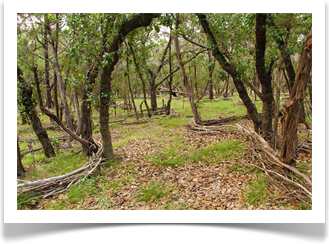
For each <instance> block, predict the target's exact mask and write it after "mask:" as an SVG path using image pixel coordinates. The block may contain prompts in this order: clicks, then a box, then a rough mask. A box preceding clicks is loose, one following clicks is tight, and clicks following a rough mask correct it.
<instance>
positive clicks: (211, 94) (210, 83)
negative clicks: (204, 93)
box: [208, 50, 214, 100]
mask: <svg viewBox="0 0 329 244" xmlns="http://www.w3.org/2000/svg"><path fill="white" fill-rule="evenodd" d="M208 58H209V62H210V63H211V62H212V58H211V52H210V50H208ZM208 71H209V99H211V100H212V99H214V92H213V85H212V73H213V71H214V67H212V66H210V67H209V69H208Z"/></svg>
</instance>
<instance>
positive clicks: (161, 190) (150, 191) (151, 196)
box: [137, 181, 171, 203]
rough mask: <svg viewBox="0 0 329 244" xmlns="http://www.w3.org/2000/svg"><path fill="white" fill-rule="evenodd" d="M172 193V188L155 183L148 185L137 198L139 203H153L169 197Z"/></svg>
mask: <svg viewBox="0 0 329 244" xmlns="http://www.w3.org/2000/svg"><path fill="white" fill-rule="evenodd" d="M170 191H171V187H169V186H164V185H163V184H162V183H161V182H158V181H155V182H151V183H148V184H147V185H145V186H144V187H143V188H142V189H141V190H140V194H139V195H138V197H137V201H139V202H142V201H144V202H147V203H152V202H154V201H157V200H159V199H160V198H162V197H164V196H166V195H168V194H169V193H170Z"/></svg>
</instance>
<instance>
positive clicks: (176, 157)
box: [144, 139, 244, 166]
mask: <svg viewBox="0 0 329 244" xmlns="http://www.w3.org/2000/svg"><path fill="white" fill-rule="evenodd" d="M243 154H244V146H243V145H242V143H241V140H231V141H223V142H220V143H216V144H214V145H212V146H210V147H206V148H203V149H195V148H192V147H188V145H186V144H184V143H182V139H177V140H176V141H173V142H172V144H171V147H167V148H165V150H163V151H162V152H160V153H157V154H156V155H146V156H145V157H144V158H145V159H147V160H149V161H150V163H154V164H159V165H162V166H178V165H181V164H184V163H186V162H192V163H198V162H210V163H220V162H223V161H232V160H234V159H236V158H239V157H241V156H243Z"/></svg>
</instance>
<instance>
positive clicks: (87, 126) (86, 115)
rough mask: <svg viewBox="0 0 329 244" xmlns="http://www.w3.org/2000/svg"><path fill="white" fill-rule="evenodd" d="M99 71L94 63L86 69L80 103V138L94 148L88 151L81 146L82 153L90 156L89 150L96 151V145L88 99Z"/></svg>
mask: <svg viewBox="0 0 329 244" xmlns="http://www.w3.org/2000/svg"><path fill="white" fill-rule="evenodd" d="M98 72H99V67H98V66H97V64H95V65H94V66H93V67H91V68H90V69H88V71H87V75H86V80H85V85H84V86H83V95H82V96H83V97H82V105H81V137H82V139H84V140H86V141H88V143H89V147H90V148H95V150H94V151H88V150H87V148H86V147H83V153H85V154H87V155H88V156H91V152H97V150H98V146H97V144H96V143H95V141H94V139H93V130H92V120H91V117H92V116H91V115H92V106H91V101H90V100H89V98H90V95H91V94H92V92H93V87H94V84H95V83H96V77H97V75H98Z"/></svg>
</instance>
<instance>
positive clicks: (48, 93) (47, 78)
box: [43, 14, 52, 108]
mask: <svg viewBox="0 0 329 244" xmlns="http://www.w3.org/2000/svg"><path fill="white" fill-rule="evenodd" d="M47 15H48V14H44V35H43V36H44V45H43V47H44V49H45V85H46V88H47V90H46V106H47V107H48V108H52V100H51V87H50V76H49V71H50V68H49V50H48V47H49V40H48V28H50V27H49V20H48V16H47Z"/></svg>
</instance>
